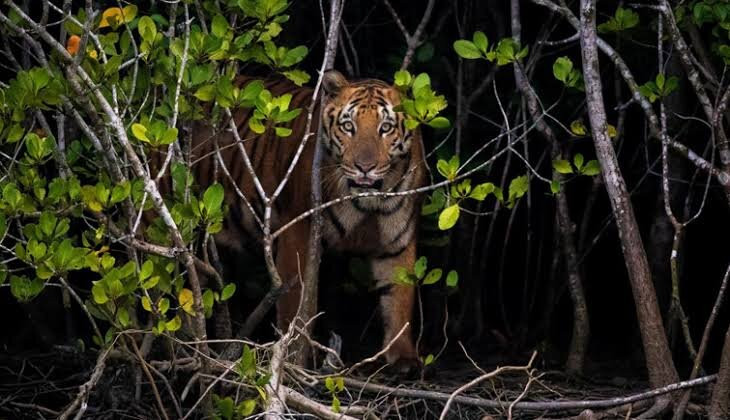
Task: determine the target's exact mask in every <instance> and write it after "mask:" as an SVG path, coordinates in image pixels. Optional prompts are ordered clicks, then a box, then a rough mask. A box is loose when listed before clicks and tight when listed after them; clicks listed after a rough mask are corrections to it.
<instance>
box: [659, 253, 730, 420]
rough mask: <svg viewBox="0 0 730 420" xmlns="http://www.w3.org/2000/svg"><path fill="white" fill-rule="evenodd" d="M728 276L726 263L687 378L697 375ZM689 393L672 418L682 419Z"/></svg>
mask: <svg viewBox="0 0 730 420" xmlns="http://www.w3.org/2000/svg"><path fill="white" fill-rule="evenodd" d="M729 278H730V265H728V268H727V270H725V276H724V277H723V278H722V283H721V284H720V290H719V291H718V292H717V298H715V304H714V305H712V312H710V317H709V318H708V319H707V323H706V324H705V330H704V331H703V332H702V340H701V341H700V347H699V349H698V350H697V356H696V357H695V360H694V363H693V364H692V372H691V373H690V375H689V379H694V378H696V377H697V375H699V372H700V367H701V366H702V359H703V357H704V356H705V351H706V350H707V344H708V343H709V342H710V333H711V332H712V327H713V326H714V325H715V319H716V318H717V314H718V313H719V312H720V307H721V306H722V301H723V300H724V298H725V291H726V290H727V284H728V279H729ZM691 394H692V391H691V390H689V389H688V390H687V391H685V392H684V394H683V395H682V398H681V399H680V400H679V403H678V404H677V407H676V408H675V410H674V417H673V418H672V420H682V418H683V417H684V411H685V409H686V408H687V404H688V403H689V398H690V396H691Z"/></svg>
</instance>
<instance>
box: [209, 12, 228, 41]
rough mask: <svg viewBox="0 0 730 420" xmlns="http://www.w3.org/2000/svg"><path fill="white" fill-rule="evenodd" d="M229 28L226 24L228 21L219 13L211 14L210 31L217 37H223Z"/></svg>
mask: <svg viewBox="0 0 730 420" xmlns="http://www.w3.org/2000/svg"><path fill="white" fill-rule="evenodd" d="M230 29H231V27H230V26H229V25H228V21H227V20H226V18H224V17H223V16H221V15H215V16H213V22H212V23H211V30H210V31H211V33H212V34H213V35H214V36H216V37H218V38H223V37H224V36H226V33H227V32H228V31H229V30H230Z"/></svg>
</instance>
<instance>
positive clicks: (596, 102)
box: [580, 0, 678, 386]
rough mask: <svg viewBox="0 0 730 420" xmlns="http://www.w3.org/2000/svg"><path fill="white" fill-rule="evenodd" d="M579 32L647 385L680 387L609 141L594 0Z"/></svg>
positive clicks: (584, 9) (584, 0) (587, 0)
mask: <svg viewBox="0 0 730 420" xmlns="http://www.w3.org/2000/svg"><path fill="white" fill-rule="evenodd" d="M580 32H581V54H582V59H583V74H584V78H585V87H586V99H587V107H588V116H589V119H590V125H591V132H592V135H593V141H594V143H595V148H596V155H597V157H598V161H599V162H600V165H601V173H602V174H603V179H604V180H605V183H606V190H607V192H608V195H609V199H610V201H611V208H612V210H613V213H614V217H615V219H616V226H617V228H618V232H619V239H620V240H621V248H622V251H623V254H624V258H625V260H626V269H627V270H628V274H629V280H630V282H631V289H632V292H633V295H634V304H635V305H636V314H637V318H638V320H639V329H640V332H641V339H642V343H643V347H644V356H645V359H646V366H647V369H648V371H649V380H650V382H651V384H652V386H663V385H667V384H669V383H672V382H676V381H677V379H678V375H677V371H676V369H675V367H674V362H673V361H672V355H671V353H670V351H669V345H668V343H667V338H666V336H665V334H664V328H663V325H662V318H661V314H660V312H659V305H658V303H657V298H656V292H655V291H654V285H653V284H652V281H651V271H650V270H649V262H648V260H647V257H646V251H645V249H644V244H643V242H642V239H641V236H640V234H639V226H638V223H637V221H636V216H635V215H634V209H633V206H632V204H631V201H630V199H629V193H628V190H627V188H626V183H625V181H624V179H623V176H622V174H621V170H620V168H619V165H618V159H617V157H616V153H615V151H614V149H613V146H612V144H611V140H610V138H609V136H608V129H607V123H606V109H605V106H604V103H603V93H602V91H601V89H602V85H601V79H600V72H599V65H598V48H597V45H596V38H597V36H596V8H595V0H581V19H580Z"/></svg>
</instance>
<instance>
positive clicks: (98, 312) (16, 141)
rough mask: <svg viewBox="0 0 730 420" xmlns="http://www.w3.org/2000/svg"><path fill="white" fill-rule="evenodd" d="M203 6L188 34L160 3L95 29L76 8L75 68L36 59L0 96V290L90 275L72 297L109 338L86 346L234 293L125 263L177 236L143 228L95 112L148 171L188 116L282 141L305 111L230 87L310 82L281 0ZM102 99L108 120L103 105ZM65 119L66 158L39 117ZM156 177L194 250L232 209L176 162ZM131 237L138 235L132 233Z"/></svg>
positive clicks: (164, 260) (173, 321) (244, 412)
mask: <svg viewBox="0 0 730 420" xmlns="http://www.w3.org/2000/svg"><path fill="white" fill-rule="evenodd" d="M203 3H204V4H203V6H204V8H205V10H206V15H205V19H206V20H205V21H204V22H200V21H198V20H196V21H194V23H192V24H191V25H190V26H187V23H185V22H186V19H185V13H186V12H187V10H186V9H185V8H186V7H187V6H183V4H182V3H181V5H180V7H178V8H176V9H174V10H177V16H176V18H177V21H178V24H177V26H176V27H175V28H174V29H175V35H174V36H173V35H171V34H172V32H171V26H170V22H169V20H168V19H167V18H166V17H165V13H166V10H169V9H168V8H167V5H160V6H159V8H157V7H152V8H149V9H148V10H145V11H142V9H141V8H139V7H137V6H136V5H126V6H125V7H122V8H120V7H111V8H108V9H105V10H103V11H100V12H101V13H99V14H98V15H97V17H96V18H95V19H94V20H93V21H89V19H87V14H86V10H85V9H84V8H80V9H78V10H77V11H75V12H74V14H73V15H72V16H71V17H70V18H68V19H65V20H64V21H63V24H64V27H65V29H66V30H67V31H68V32H69V37H68V39H66V40H62V44H58V45H59V46H60V48H59V49H60V51H61V52H63V53H67V54H68V56H69V57H70V59H69V58H64V57H63V56H62V55H61V53H60V52H58V51H54V53H53V54H48V55H47V59H48V61H47V65H44V64H43V63H41V62H38V63H37V64H36V66H35V67H31V68H29V69H25V70H19V71H17V72H16V73H15V74H14V77H12V78H11V79H10V80H8V81H7V83H6V84H3V85H2V87H0V139H2V140H1V141H0V148H2V151H3V153H5V154H6V156H14V157H15V158H14V161H13V163H12V164H10V165H7V166H6V165H5V164H4V165H3V169H4V170H5V171H6V172H5V173H4V174H3V177H2V180H1V181H0V231H1V233H2V241H3V245H4V247H3V254H5V255H4V258H3V260H4V261H5V263H6V264H8V266H7V267H6V266H5V265H2V266H0V274H2V275H1V277H0V280H2V281H1V282H0V283H6V282H7V283H8V289H7V290H9V292H10V293H11V294H12V295H13V296H14V297H15V298H16V299H18V300H19V301H23V302H28V301H31V300H32V299H34V298H36V297H37V296H38V295H40V294H41V293H43V291H44V290H45V289H46V286H47V285H49V284H57V283H59V282H61V280H64V279H66V280H70V279H71V278H75V276H79V273H87V274H86V275H85V277H87V278H88V277H91V281H90V283H89V284H88V288H87V290H88V292H84V291H83V289H84V288H83V287H81V289H80V291H79V295H80V296H81V299H83V301H82V302H81V303H83V304H84V305H85V307H86V308H87V309H88V311H89V313H90V314H91V315H93V317H94V318H95V319H96V320H97V322H101V323H100V324H99V325H100V326H102V327H103V330H102V334H103V336H95V337H93V340H94V342H95V343H96V344H97V345H99V346H103V345H106V344H109V343H110V342H111V341H112V339H113V338H114V335H115V334H116V333H117V332H119V331H123V330H126V329H148V330H149V331H152V332H154V333H155V334H175V333H176V332H177V331H178V330H180V329H183V328H184V327H185V328H186V325H190V323H191V321H192V319H193V318H194V317H196V316H199V315H204V316H205V317H210V316H211V315H212V313H213V309H214V306H215V305H217V304H219V303H221V302H225V301H227V300H228V299H230V298H231V296H232V295H233V294H234V293H235V291H236V286H235V285H234V284H232V283H229V284H223V285H221V286H220V287H218V286H213V284H211V285H210V286H209V287H207V288H203V290H202V291H201V295H200V301H197V299H198V298H197V297H196V295H195V292H194V291H193V289H194V288H193V287H192V286H191V285H190V284H188V279H187V274H186V271H185V269H184V266H183V264H182V261H181V260H180V259H178V258H173V257H175V256H176V255H177V254H176V252H177V251H175V252H169V253H165V252H157V253H156V252H145V251H141V250H136V251H135V250H134V249H133V248H130V249H129V250H128V251H127V252H126V254H125V252H120V251H124V248H121V247H120V244H119V242H118V240H117V239H115V238H118V237H122V239H121V240H122V241H126V240H127V239H124V238H130V237H135V236H136V237H137V238H140V239H141V240H142V241H144V242H145V243H148V244H150V246H152V247H158V248H157V249H172V248H171V246H172V245H173V241H172V237H171V231H170V228H169V226H168V225H167V224H166V223H165V222H164V221H163V220H161V219H160V218H158V219H156V220H152V221H149V222H144V220H146V218H143V217H142V212H145V211H153V210H152V209H153V200H152V198H151V197H150V191H149V189H148V188H147V187H146V186H145V181H144V179H142V178H139V177H137V174H136V173H135V172H134V171H132V170H131V168H130V167H128V166H125V165H121V164H120V163H121V162H118V161H117V162H115V161H113V159H115V156H116V157H119V156H124V155H125V153H126V152H125V150H123V148H122V147H121V146H120V145H121V143H120V142H118V141H116V137H117V136H119V135H121V134H119V133H117V132H115V131H114V130H113V124H114V121H113V120H110V122H109V124H106V122H102V121H100V120H99V115H106V116H105V117H104V118H108V116H109V115H110V114H109V113H108V112H107V111H109V112H112V113H114V114H115V115H116V116H117V117H118V118H119V119H120V121H119V123H120V124H121V125H122V126H123V127H124V131H125V134H126V136H128V138H129V139H133V140H134V142H133V147H134V148H135V152H136V153H138V154H139V155H140V156H141V157H142V158H143V160H144V159H146V156H153V155H155V154H156V153H165V152H166V153H172V152H173V151H174V148H176V147H179V145H180V144H182V142H183V139H182V137H183V135H184V133H185V132H186V131H185V130H186V129H187V128H189V124H190V123H191V122H192V121H195V120H199V119H203V118H206V119H209V118H211V116H213V117H214V118H217V117H220V116H221V115H222V113H223V111H224V110H225V109H231V108H250V109H253V116H252V118H250V120H249V124H250V127H251V129H252V130H254V131H255V132H258V133H263V132H264V131H267V130H270V131H271V132H273V133H274V134H276V135H277V136H280V137H287V136H289V135H290V134H291V132H292V131H291V128H290V127H289V125H290V124H289V123H290V122H291V121H292V120H293V119H294V118H295V117H296V116H298V115H299V113H300V112H301V110H300V109H293V108H292V107H290V104H291V95H282V96H274V95H272V94H271V92H269V91H268V90H266V89H265V88H264V85H263V83H262V82H261V81H257V80H253V81H250V82H248V83H246V84H245V85H243V86H241V85H240V84H239V82H238V81H237V80H236V75H237V73H238V71H239V69H240V68H241V67H242V66H244V65H252V64H257V65H262V66H267V67H269V68H270V69H272V70H273V71H275V72H278V73H279V74H281V75H282V76H283V77H287V78H289V79H291V80H292V81H294V82H295V83H297V84H299V85H301V84H303V83H306V82H307V81H309V75H307V74H306V73H305V72H303V71H302V70H300V69H298V68H297V65H298V64H300V63H301V62H302V60H303V59H304V58H305V57H306V55H307V53H308V49H307V48H306V47H304V46H293V47H289V46H285V45H282V44H280V42H279V40H278V37H279V35H280V34H281V32H282V25H283V24H284V23H285V22H286V21H287V20H288V19H289V17H288V15H286V14H285V12H286V10H287V7H288V2H287V1H284V0H265V1H247V0H241V1H237V0H228V1H223V2H217V1H216V2H213V1H205V2H203ZM219 7H220V8H219ZM10 15H11V16H12V22H14V24H17V25H21V26H24V25H25V24H26V23H25V21H24V20H23V19H24V18H23V17H22V16H20V15H19V14H17V13H14V12H11V13H10ZM180 22H183V24H180ZM232 22H236V25H237V26H236V28H235V30H234V28H233V26H232ZM203 23H204V24H205V25H202V24H203ZM84 27H86V28H89V29H90V32H89V33H88V34H85V33H84V30H85V29H84ZM3 29H4V30H6V29H7V30H8V32H7V33H8V34H9V35H12V36H20V35H19V34H17V33H15V32H13V31H12V30H11V29H8V28H3ZM82 47H83V48H82ZM68 60H75V61H74V62H75V63H78V68H76V67H73V66H74V64H73V63H74V62H70V61H68ZM69 66H70V67H69ZM69 68H71V71H67V70H68V69H69ZM69 75H74V76H73V77H71V76H69ZM78 75H82V76H78ZM79 77H80V78H79ZM86 77H88V79H85V78H86ZM86 82H88V83H91V84H94V85H95V86H96V88H94V89H96V90H97V95H98V96H97V97H96V98H94V99H93V100H92V101H89V98H91V96H89V97H87V96H86V95H84V94H81V93H80V92H79V91H78V90H77V89H79V87H80V88H81V89H82V90H83V89H84V86H85V85H84V84H83V83H86ZM80 83H81V84H80ZM88 91H89V92H94V90H93V89H89V90H88ZM178 92H179V93H178ZM104 101H106V102H107V103H109V104H111V107H112V108H113V109H111V110H104V109H103V107H102V105H101V103H102V102H104ZM71 110H74V112H76V114H75V119H74V121H82V122H84V123H85V124H86V128H84V127H83V126H82V129H81V130H80V131H78V132H74V133H77V134H74V136H75V137H73V138H70V139H69V138H65V139H64V144H63V145H64V147H63V148H61V147H60V146H61V145H60V144H59V140H58V139H57V138H56V137H55V136H54V134H53V133H51V132H48V131H47V130H46V129H44V128H39V126H38V124H37V123H38V121H39V120H37V119H36V118H33V116H36V117H37V116H38V115H40V116H41V117H44V116H45V117H50V116H52V115H66V116H67V118H69V117H72V118H74V114H73V112H71ZM39 113H41V114H39ZM105 113H106V114H105ZM41 117H37V118H41ZM34 120H35V121H36V122H35V123H33V121H34ZM97 121H98V123H97ZM112 139H113V141H112ZM165 168H166V171H167V172H166V173H165V174H164V175H165V176H167V177H168V178H169V179H170V180H172V187H173V188H172V190H170V191H169V193H164V196H163V200H164V204H165V205H166V206H167V208H169V209H170V214H171V217H172V220H173V222H174V223H175V225H176V226H177V228H178V229H179V230H180V233H181V235H182V238H183V240H184V242H185V246H186V247H190V248H191V249H195V248H197V247H199V246H200V244H201V243H202V242H203V241H204V240H205V239H206V238H207V237H208V235H210V234H215V233H217V232H220V230H221V229H222V225H223V219H224V216H225V214H226V212H227V205H226V204H225V203H224V201H225V200H224V198H225V197H224V196H225V194H224V190H223V186H222V185H220V184H214V185H211V186H210V187H208V188H206V189H201V188H199V187H198V186H197V185H196V183H195V182H194V179H193V177H192V175H191V173H190V171H189V169H188V167H187V165H185V164H184V162H181V161H179V160H178V159H177V158H175V159H173V162H172V163H171V164H170V165H169V166H166V167H165ZM59 175H60V176H59ZM154 175H156V174H153V176H154ZM163 192H164V191H163ZM138 226H139V227H138ZM133 227H135V229H138V230H137V231H136V234H135V233H133V234H131V235H130V234H129V232H130V231H131V230H132V228H133ZM8 254H9V255H8ZM9 272H10V273H12V274H11V275H8V273H9ZM88 273H90V275H89V274H88ZM251 354H253V353H251V352H249V353H246V352H244V355H243V356H244V357H243V361H242V362H241V363H242V364H241V366H240V369H239V370H240V373H241V375H242V380H243V379H246V380H250V381H251V383H252V384H253V386H255V387H258V388H257V389H259V390H260V391H259V397H261V396H262V395H264V392H263V386H264V385H265V384H266V382H267V381H268V379H267V378H266V377H265V375H264V376H262V375H258V374H256V375H253V374H252V373H251V369H252V367H251V366H252V365H251V360H252V359H251V358H252V357H253V365H255V363H256V360H255V356H251ZM254 370H255V366H254ZM215 406H216V407H217V410H218V415H219V417H220V418H226V419H228V418H234V417H235V416H238V417H241V418H242V417H245V416H248V415H250V414H251V413H252V412H253V411H254V410H255V408H256V400H255V399H251V400H246V401H243V402H241V403H239V404H238V405H234V404H233V401H232V400H231V399H230V398H229V397H226V398H218V399H217V400H216V402H215Z"/></svg>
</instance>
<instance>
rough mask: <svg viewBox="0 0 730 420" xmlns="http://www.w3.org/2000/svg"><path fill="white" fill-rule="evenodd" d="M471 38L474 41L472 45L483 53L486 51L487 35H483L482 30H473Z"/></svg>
mask: <svg viewBox="0 0 730 420" xmlns="http://www.w3.org/2000/svg"><path fill="white" fill-rule="evenodd" d="M472 40H473V41H474V45H475V46H476V47H477V48H478V49H479V50H480V51H481V52H482V53H484V54H486V53H487V46H488V45H489V41H488V40H487V36H486V35H484V32H482V31H476V32H474V35H473V36H472Z"/></svg>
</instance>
